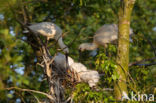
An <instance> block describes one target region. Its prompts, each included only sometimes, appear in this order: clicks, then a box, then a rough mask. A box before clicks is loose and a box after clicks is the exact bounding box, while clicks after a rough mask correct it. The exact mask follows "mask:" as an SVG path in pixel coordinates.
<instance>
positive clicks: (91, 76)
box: [54, 53, 100, 87]
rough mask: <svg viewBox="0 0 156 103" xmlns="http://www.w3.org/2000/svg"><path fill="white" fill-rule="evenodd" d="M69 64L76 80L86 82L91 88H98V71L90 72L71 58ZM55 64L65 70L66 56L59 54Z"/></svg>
mask: <svg viewBox="0 0 156 103" xmlns="http://www.w3.org/2000/svg"><path fill="white" fill-rule="evenodd" d="M68 62H69V69H70V71H72V72H73V73H74V74H75V75H74V78H75V79H76V80H77V81H78V82H86V83H88V84H89V86H90V87H93V86H96V84H97V82H98V81H99V78H100V76H99V74H98V72H97V71H93V70H88V69H87V67H86V66H85V65H83V64H82V63H77V62H74V60H73V59H72V58H71V57H68ZM54 64H55V66H56V67H58V69H59V68H61V69H65V68H66V58H65V55H63V54H61V53H58V54H57V55H56V56H55V58H54Z"/></svg>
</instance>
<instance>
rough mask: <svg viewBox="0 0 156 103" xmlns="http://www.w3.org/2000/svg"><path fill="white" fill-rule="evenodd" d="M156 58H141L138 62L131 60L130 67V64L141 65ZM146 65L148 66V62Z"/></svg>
mask: <svg viewBox="0 0 156 103" xmlns="http://www.w3.org/2000/svg"><path fill="white" fill-rule="evenodd" d="M155 59H156V57H153V58H149V59H144V60H140V61H136V62H131V63H129V65H128V66H129V67H130V66H133V65H138V66H139V65H141V63H143V62H146V61H152V60H155ZM150 64H153V65H154V64H155V63H150ZM146 66H147V64H146Z"/></svg>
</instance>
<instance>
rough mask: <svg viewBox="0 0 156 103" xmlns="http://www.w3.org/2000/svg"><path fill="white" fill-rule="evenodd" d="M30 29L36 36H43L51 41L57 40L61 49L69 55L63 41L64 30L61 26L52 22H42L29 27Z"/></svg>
mask: <svg viewBox="0 0 156 103" xmlns="http://www.w3.org/2000/svg"><path fill="white" fill-rule="evenodd" d="M28 28H29V29H30V30H31V31H33V32H34V33H36V34H39V35H42V36H45V37H47V40H49V39H55V40H56V41H58V44H59V46H60V48H61V49H62V50H63V51H64V52H65V53H69V50H68V48H67V46H66V45H65V44H64V43H63V40H62V30H61V28H60V27H59V26H57V25H56V24H54V23H51V22H41V23H36V24H32V25H30V26H28Z"/></svg>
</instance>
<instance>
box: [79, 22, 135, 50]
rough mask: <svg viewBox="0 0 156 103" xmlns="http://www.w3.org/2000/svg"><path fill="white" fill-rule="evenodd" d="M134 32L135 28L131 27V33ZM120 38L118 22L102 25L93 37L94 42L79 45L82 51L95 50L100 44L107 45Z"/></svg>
mask: <svg viewBox="0 0 156 103" xmlns="http://www.w3.org/2000/svg"><path fill="white" fill-rule="evenodd" d="M131 34H133V30H132V29H130V35H131ZM117 39H118V26H117V24H105V25H103V26H102V27H100V28H99V29H98V30H97V31H96V32H95V35H94V37H93V43H82V44H81V45H80V46H79V50H80V51H84V50H95V49H96V48H98V47H99V46H100V45H101V46H106V44H107V43H111V42H113V41H116V40H117Z"/></svg>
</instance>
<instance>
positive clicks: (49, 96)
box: [5, 87, 54, 100]
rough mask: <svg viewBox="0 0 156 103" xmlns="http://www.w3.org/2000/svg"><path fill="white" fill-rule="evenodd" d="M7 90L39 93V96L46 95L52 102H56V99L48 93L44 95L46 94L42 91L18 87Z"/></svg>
mask: <svg viewBox="0 0 156 103" xmlns="http://www.w3.org/2000/svg"><path fill="white" fill-rule="evenodd" d="M5 89H6V90H12V89H16V90H20V91H23V92H25V91H26V92H33V93H38V94H42V95H45V96H46V97H48V98H49V99H50V100H54V98H53V97H52V96H51V95H49V94H47V93H44V92H41V91H36V90H31V89H22V88H18V87H10V88H5Z"/></svg>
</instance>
